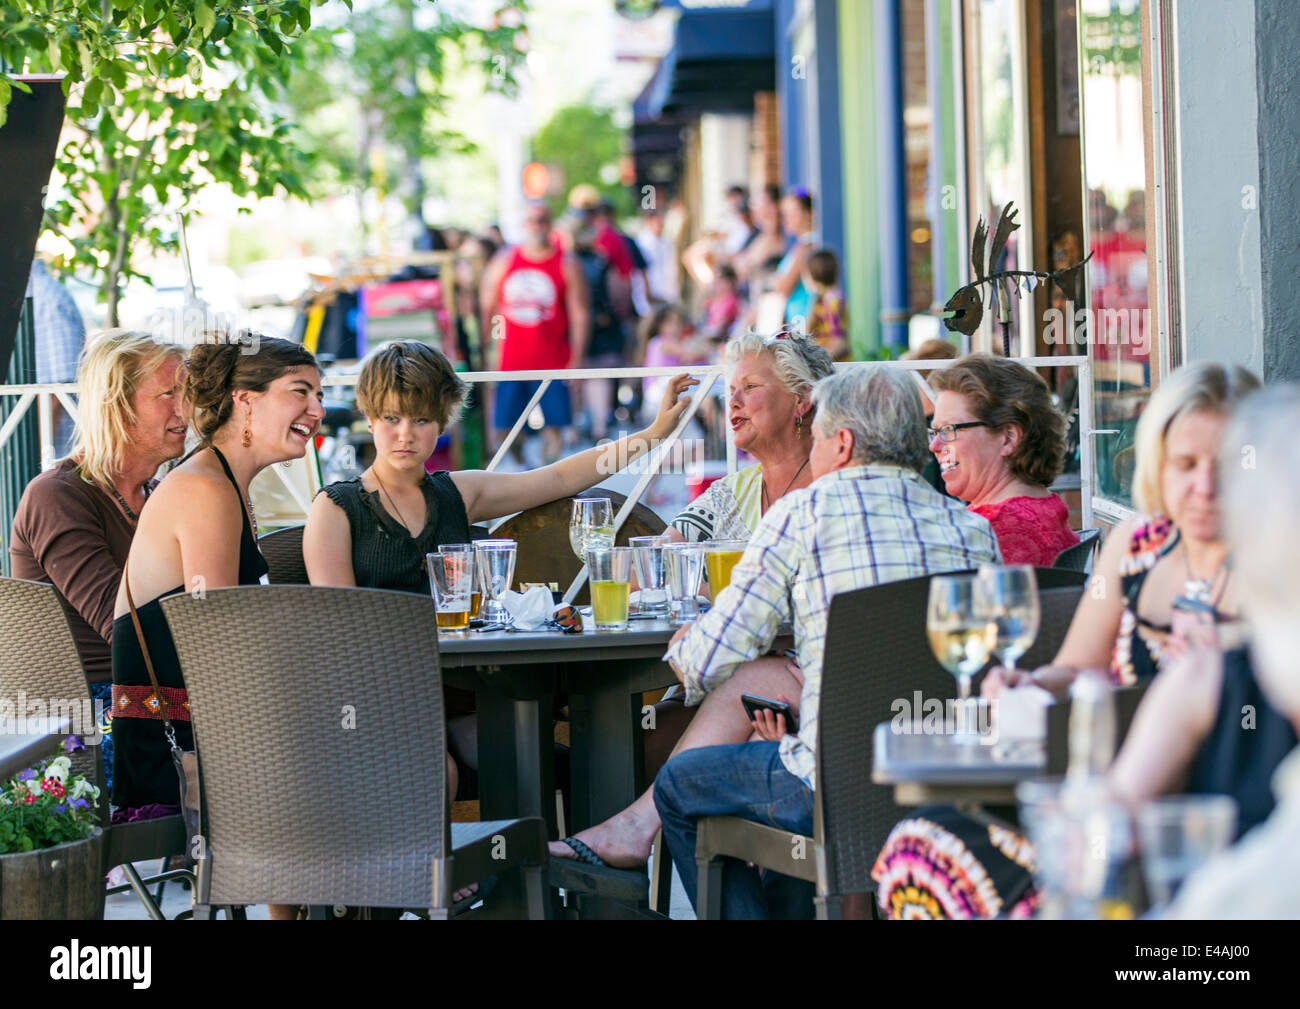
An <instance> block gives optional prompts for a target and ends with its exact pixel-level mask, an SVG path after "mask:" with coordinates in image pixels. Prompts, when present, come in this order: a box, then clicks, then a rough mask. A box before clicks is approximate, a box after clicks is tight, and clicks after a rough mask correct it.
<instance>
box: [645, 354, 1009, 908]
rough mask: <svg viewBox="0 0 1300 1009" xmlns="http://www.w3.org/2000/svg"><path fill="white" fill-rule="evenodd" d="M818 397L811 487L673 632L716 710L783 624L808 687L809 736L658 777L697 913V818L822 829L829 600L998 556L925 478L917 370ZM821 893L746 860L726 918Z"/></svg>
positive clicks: (770, 739)
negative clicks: (819, 775)
mask: <svg viewBox="0 0 1300 1009" xmlns="http://www.w3.org/2000/svg"><path fill="white" fill-rule="evenodd" d="M812 398H813V404H814V406H815V407H816V410H817V414H816V418H815V420H814V421H813V424H812V437H813V448H812V456H811V461H810V465H811V467H812V472H813V476H814V481H813V484H812V485H811V486H810V487H808V488H806V489H804V490H800V491H794V492H793V493H790V494H786V495H785V496H783V497H782V498H781V499H780V500H778V501H777V502H776V503H775V504H774V505H773V506H772V507H771V509H770V510H769V511H768V513H767V514H766V515H765V516H764V517H763V521H762V523H761V524H760V525H759V527H758V529H757V530H756V531H755V532H754V536H753V538H752V539H751V540H750V541H749V546H748V548H747V549H746V550H745V555H744V557H743V558H742V559H741V561H740V563H739V564H737V565H736V568H735V570H734V571H733V572H732V576H731V584H730V585H729V586H728V587H727V588H726V589H724V590H723V591H722V592H721V593H720V594H719V595H718V597H717V599H716V600H715V601H714V606H713V609H712V610H710V611H709V612H708V613H707V614H705V615H704V616H703V617H701V618H700V620H699V621H698V622H696V623H695V624H693V625H691V626H690V627H689V628H688V629H684V631H685V633H679V635H678V636H677V637H675V638H674V640H673V643H672V645H671V646H670V647H669V649H668V653H667V655H666V656H665V658H666V659H667V660H668V661H669V662H670V663H671V664H672V666H673V669H674V670H675V671H676V673H677V675H678V676H679V677H680V678H681V681H682V683H683V684H684V685H685V687H686V703H687V704H688V705H693V704H699V703H701V702H702V701H703V702H704V703H705V704H708V703H709V698H708V695H709V694H710V693H711V692H712V691H714V690H716V689H717V688H718V687H719V686H721V685H722V684H723V683H725V682H726V681H727V680H728V679H729V678H730V677H731V676H732V675H733V674H734V673H735V672H736V671H737V669H738V668H740V667H741V666H742V665H743V664H745V663H748V662H751V661H753V660H755V659H758V658H759V657H760V656H763V655H764V654H765V653H766V652H767V651H768V649H769V648H770V647H771V645H772V642H773V640H774V639H775V637H776V633H777V628H778V626H779V625H780V624H782V623H784V622H789V623H791V624H793V626H794V634H795V646H796V650H797V652H798V669H799V674H798V675H799V676H800V677H801V679H802V684H803V685H802V690H801V692H800V696H799V699H798V703H797V704H795V703H793V702H792V704H791V706H792V707H793V708H795V709H796V713H797V716H798V719H799V733H798V735H782V734H781V733H780V732H779V729H778V725H777V723H776V722H775V720H774V719H772V717H771V715H770V714H767V715H766V716H765V717H763V718H762V720H761V721H760V722H758V723H757V724H758V728H759V734H760V735H761V736H762V737H763V738H762V740H761V741H756V742H749V743H740V744H734V745H728V746H707V747H702V748H700V749H694V750H685V751H683V752H681V753H679V754H678V755H677V756H675V757H674V758H673V759H672V760H670V761H669V762H668V763H667V764H666V765H664V768H663V770H661V771H660V772H659V776H658V778H657V779H656V781H655V788H654V800H655V806H656V807H657V808H658V810H659V815H660V817H661V818H662V821H663V830H664V838H665V840H666V841H667V845H668V850H669V852H670V853H671V854H672V857H673V861H674V862H675V863H676V865H677V870H678V872H679V873H680V874H681V878H682V883H683V884H684V886H685V888H686V891H687V893H688V894H689V895H690V898H691V902H692V904H694V902H695V890H696V870H695V832H696V831H695V824H696V820H697V819H698V818H699V817H701V816H713V815H730V816H740V817H744V818H746V819H750V820H755V821H757V822H759V823H764V824H768V825H770V826H775V827H778V828H780V829H782V830H789V831H791V832H794V833H800V834H811V833H812V829H813V822H812V817H813V794H812V789H813V784H814V780H815V776H816V753H817V707H818V700H819V697H820V694H821V673H822V653H823V649H824V646H825V642H826V617H827V613H828V612H829V610H830V602H831V598H832V597H833V596H834V595H835V594H836V593H838V592H849V591H852V590H853V589H860V588H865V587H867V586H870V585H877V584H880V583H882V582H891V581H898V580H901V579H904V578H915V577H919V576H921V575H926V574H931V573H935V572H943V571H960V570H964V569H968V568H973V567H977V566H978V565H980V564H985V563H997V562H999V561H1001V554H1000V553H999V551H998V545H997V540H996V539H995V538H994V535H993V530H992V527H990V526H989V524H988V522H987V521H985V520H984V519H983V518H981V517H980V516H978V515H975V514H973V513H971V512H969V511H967V510H966V508H965V506H964V505H963V504H962V503H961V502H960V501H957V500H954V499H952V498H946V497H944V496H943V495H942V494H940V493H939V492H938V491H936V490H934V488H932V487H931V486H930V485H929V484H928V483H926V482H925V480H924V479H922V477H921V473H920V471H921V467H922V466H923V465H924V462H925V458H926V452H927V451H928V449H927V447H926V440H925V421H924V415H923V414H922V412H921V399H920V396H919V394H918V393H917V389H916V384H915V382H914V381H913V379H912V378H911V376H909V375H906V374H904V373H903V372H902V371H900V370H895V369H888V368H884V367H880V366H878V365H877V366H871V365H867V366H856V367H852V368H846V369H843V370H841V371H840V372H838V373H837V374H835V375H831V376H830V377H828V378H825V379H822V381H820V382H818V383H817V385H816V386H814V387H813V394H812ZM865 658H866V657H865V656H864V659H865ZM868 672H869V671H868ZM792 693H793V690H792ZM718 700H720V701H721V700H724V698H723V697H721V696H720V697H719V698H718ZM725 700H726V701H727V703H731V704H734V703H736V701H735V699H734V698H725ZM783 721H784V720H782V724H783ZM811 897H812V887H811V884H808V883H803V882H801V881H798V880H794V879H791V878H789V877H785V876H780V875H778V874H776V873H767V874H766V876H765V877H764V878H763V879H761V880H760V877H759V874H758V872H757V870H755V869H752V868H749V867H748V866H746V865H744V864H743V863H740V862H737V861H734V860H727V864H726V866H725V867H724V869H723V887H722V914H723V917H724V918H768V917H787V916H806V915H807V914H810V913H811V910H812V903H811Z"/></svg>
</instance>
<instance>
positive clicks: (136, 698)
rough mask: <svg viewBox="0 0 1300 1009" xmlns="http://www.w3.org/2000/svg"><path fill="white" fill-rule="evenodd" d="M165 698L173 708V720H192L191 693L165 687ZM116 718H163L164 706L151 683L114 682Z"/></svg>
mask: <svg viewBox="0 0 1300 1009" xmlns="http://www.w3.org/2000/svg"><path fill="white" fill-rule="evenodd" d="M162 692H163V698H164V699H165V700H166V701H167V707H168V708H169V709H170V710H171V715H172V721H175V722H188V721H189V720H190V701H189V695H188V694H187V693H186V692H185V691H184V690H183V689H182V688H179V687H163V688H162ZM113 717H114V718H153V719H156V720H157V721H159V722H161V721H162V720H163V707H162V704H161V703H160V702H159V700H158V695H157V694H155V693H154V689H153V687H151V686H149V684H147V683H146V684H144V685H143V686H135V685H129V686H128V685H124V684H121V683H114V684H113Z"/></svg>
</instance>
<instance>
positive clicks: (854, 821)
mask: <svg viewBox="0 0 1300 1009" xmlns="http://www.w3.org/2000/svg"><path fill="white" fill-rule="evenodd" d="M929 586H930V579H929V577H922V578H910V579H907V580H905V581H900V582H891V583H888V584H886V585H877V586H873V587H871V588H866V589H859V590H857V591H854V592H846V593H842V594H840V595H838V596H836V597H835V598H834V599H833V600H832V601H831V609H830V616H829V621H828V624H827V633H826V650H825V655H824V660H823V667H822V693H821V703H820V715H819V722H820V724H819V732H818V739H817V788H816V791H815V794H814V804H813V836H812V837H803V838H799V837H797V836H794V835H791V833H790V832H789V831H784V830H777V829H775V828H773V827H768V826H765V825H762V824H758V823H755V822H753V821H750V820H744V819H741V818H739V817H734V816H709V817H702V818H701V819H700V821H699V828H698V834H697V838H696V849H695V858H696V865H697V868H698V871H699V884H698V892H697V895H696V905H697V906H696V911H697V913H698V914H699V916H700V917H701V918H717V917H719V915H720V912H721V900H722V893H721V884H722V864H721V863H720V862H719V861H717V859H718V858H719V857H720V856H730V857H733V858H739V859H741V860H742V861H746V862H752V863H755V864H757V865H761V866H764V867H766V868H769V869H773V870H775V871H777V872H781V873H784V874H786V875H788V876H793V877H795V878H797V879H803V880H807V881H808V882H811V883H815V884H816V887H817V895H816V905H817V917H818V918H822V919H826V918H839V917H840V916H841V902H842V899H843V897H844V895H845V894H854V893H868V892H870V891H872V890H873V889H874V882H873V880H872V878H871V869H872V866H873V865H874V863H875V859H876V855H877V854H878V853H879V851H880V848H881V845H883V844H884V842H885V838H886V837H887V836H888V835H889V831H890V829H891V828H892V827H893V826H894V824H895V823H896V822H897V821H898V820H899V819H901V818H902V816H903V815H904V814H905V811H904V810H903V808H902V807H899V806H897V805H895V804H894V801H893V791H892V789H891V788H889V787H888V786H885V785H874V784H872V783H871V758H872V752H871V746H872V743H871V740H872V730H873V729H874V728H875V726H876V725H878V724H879V723H881V722H884V721H888V720H889V718H890V717H891V716H892V714H893V713H894V712H893V705H894V702H895V701H896V700H897V699H898V698H900V697H901V698H910V697H911V696H912V695H913V693H914V692H915V691H920V693H921V694H922V695H923V696H925V697H949V696H951V695H952V692H953V678H952V676H951V675H950V674H949V673H948V672H947V671H945V670H944V669H943V667H942V666H940V665H939V664H938V662H936V661H935V658H934V655H933V653H932V652H931V651H930V646H929V642H928V641H927V639H926V634H925V614H926V602H927V599H928V596H929ZM1080 591H1081V590H1080V589H1079V588H1077V587H1074V588H1062V589H1047V590H1044V591H1042V592H1040V594H1039V605H1040V609H1041V611H1042V620H1041V622H1040V630H1039V634H1038V639H1037V640H1036V642H1035V646H1034V648H1033V649H1031V651H1030V653H1029V655H1027V656H1026V661H1027V662H1028V661H1033V660H1034V659H1035V658H1036V657H1041V656H1045V655H1046V656H1050V655H1053V654H1055V652H1056V649H1057V648H1058V647H1059V646H1060V643H1061V640H1062V638H1063V637H1064V634H1065V629H1066V628H1068V627H1069V620H1070V616H1072V615H1073V612H1074V608H1075V606H1076V605H1077V603H1078V599H1079V594H1080ZM864 657H868V658H867V659H866V663H864ZM864 665H865V668H864Z"/></svg>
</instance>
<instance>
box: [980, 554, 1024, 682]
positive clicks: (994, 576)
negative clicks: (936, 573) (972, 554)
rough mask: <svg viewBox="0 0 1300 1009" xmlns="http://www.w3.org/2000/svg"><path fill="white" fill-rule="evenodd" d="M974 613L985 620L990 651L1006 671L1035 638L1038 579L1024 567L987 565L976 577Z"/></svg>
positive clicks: (1013, 666)
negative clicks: (999, 660)
mask: <svg viewBox="0 0 1300 1009" xmlns="http://www.w3.org/2000/svg"><path fill="white" fill-rule="evenodd" d="M975 610H976V612H977V614H978V615H979V616H981V617H983V618H984V619H985V620H987V621H988V622H989V624H990V629H989V639H990V640H989V651H991V652H994V653H995V654H996V655H997V656H998V658H999V659H1001V661H1002V665H1003V666H1005V667H1006V668H1007V669H1008V670H1014V669H1015V668H1016V661H1017V660H1018V659H1019V658H1020V656H1022V655H1024V654H1025V652H1027V651H1029V646H1030V645H1032V644H1033V643H1034V638H1036V637H1037V636H1038V620H1039V611H1038V577H1037V576H1036V575H1035V574H1034V569H1033V568H1032V567H1030V566H1028V565H1027V564H1021V565H1017V566H1014V567H996V566H994V565H991V564H986V565H984V566H982V567H981V568H980V569H979V573H978V574H977V575H976V576H975Z"/></svg>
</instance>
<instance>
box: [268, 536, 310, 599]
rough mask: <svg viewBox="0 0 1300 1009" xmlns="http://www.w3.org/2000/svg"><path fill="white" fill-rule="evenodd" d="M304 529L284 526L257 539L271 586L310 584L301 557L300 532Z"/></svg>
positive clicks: (305, 565)
mask: <svg viewBox="0 0 1300 1009" xmlns="http://www.w3.org/2000/svg"><path fill="white" fill-rule="evenodd" d="M305 528H306V527H305V526H286V527H285V528H284V529H277V530H275V531H274V532H269V533H264V534H263V535H262V536H259V537H258V539H257V548H258V549H259V550H261V551H262V556H263V557H265V558H266V566H267V567H268V568H270V573H269V575H268V577H269V578H270V580H271V584H272V585H308V584H310V579H309V578H308V577H307V562H306V561H304V560H303V557H302V531H303V529H305Z"/></svg>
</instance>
